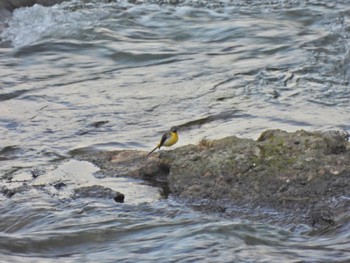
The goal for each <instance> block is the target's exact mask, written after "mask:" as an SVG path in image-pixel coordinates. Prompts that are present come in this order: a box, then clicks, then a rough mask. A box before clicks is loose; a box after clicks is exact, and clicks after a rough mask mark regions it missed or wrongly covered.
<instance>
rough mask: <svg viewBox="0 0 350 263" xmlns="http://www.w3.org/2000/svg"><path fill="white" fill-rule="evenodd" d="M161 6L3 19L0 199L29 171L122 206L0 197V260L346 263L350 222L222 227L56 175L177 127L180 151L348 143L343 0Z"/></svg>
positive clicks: (75, 175) (152, 195)
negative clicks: (280, 134) (331, 135)
mask: <svg viewBox="0 0 350 263" xmlns="http://www.w3.org/2000/svg"><path fill="white" fill-rule="evenodd" d="M172 2H174V1H123V0H119V1H118V0H112V1H92V0H74V1H67V2H63V3H61V4H57V5H55V6H51V7H43V6H40V5H34V6H32V7H27V8H19V9H16V10H15V11H14V12H13V14H12V16H11V17H8V18H4V17H2V18H0V20H1V21H0V22H1V23H2V24H3V25H5V27H4V28H3V30H2V31H1V32H0V35H1V44H0V135H1V137H0V162H1V167H0V175H1V177H2V178H3V179H2V182H1V185H6V187H10V186H9V185H10V183H12V184H13V183H18V184H21V182H22V183H23V181H26V178H27V179H28V175H29V174H30V173H31V172H32V171H33V169H37V167H40V168H39V169H43V170H45V172H44V173H45V175H44V176H43V177H42V178H45V176H46V177H47V178H52V177H55V176H56V177H59V176H65V178H66V179H67V177H68V179H67V180H68V181H69V182H70V185H72V187H77V186H80V185H82V184H86V183H87V182H88V181H89V182H90V181H91V180H99V183H98V184H101V185H105V186H113V187H114V188H115V189H116V190H118V189H119V190H120V191H121V192H123V191H124V192H126V200H125V203H124V204H116V203H115V202H114V201H113V200H112V201H111V200H106V199H98V198H78V199H71V198H68V197H69V192H68V193H67V192H66V193H65V194H66V195H68V197H67V196H66V195H63V194H61V193H60V192H59V191H56V190H54V189H53V188H52V187H51V188H50V187H49V186H48V187H46V188H45V190H42V189H36V190H35V188H33V189H31V190H29V191H25V192H23V193H21V194H16V195H14V196H13V197H12V198H7V197H5V196H0V201H1V203H0V236H1V239H0V261H1V262H49V261H54V262H349V261H350V225H349V223H348V221H347V220H343V223H344V224H342V225H340V226H339V225H338V226H336V227H334V228H330V229H327V230H326V231H322V232H320V231H317V230H313V229H311V228H309V227H308V226H296V227H295V226H293V227H277V226H273V225H269V224H266V223H265V224H264V223H261V222H260V223H258V222H249V221H245V220H241V219H238V218H236V219H235V218H234V219H232V218H231V219H223V218H221V217H219V216H216V215H207V214H202V213H200V212H196V211H193V210H191V209H190V208H187V207H186V206H185V205H183V204H181V203H178V202H177V201H176V200H174V199H173V198H172V197H169V198H164V197H163V196H162V195H161V193H160V190H159V189H157V188H154V187H150V186H147V185H145V184H144V183H143V182H140V181H132V180H129V179H126V178H124V179H117V178H114V179H113V178H103V179H98V178H95V177H94V172H95V171H96V170H97V169H98V168H96V167H93V168H91V167H90V168H89V165H88V164H83V165H82V163H79V162H75V161H67V159H66V158H67V157H69V152H70V151H72V150H80V151H87V152H89V151H95V150H115V149H136V150H150V149H152V148H153V147H154V146H155V144H156V143H157V142H158V139H159V136H160V135H161V133H162V132H163V131H164V130H167V129H169V127H171V126H173V125H178V126H179V127H180V130H179V135H180V140H179V143H178V144H177V145H179V146H181V145H186V144H189V143H197V142H198V141H199V140H201V139H202V138H211V139H213V138H222V137H224V136H229V135H236V136H240V137H246V138H254V139H256V138H257V137H258V136H259V134H260V133H261V132H262V131H264V130H266V129H272V128H280V129H284V130H287V131H294V130H298V129H306V130H328V129H341V130H345V131H347V132H350V122H349V120H350V117H349V116H350V106H349V105H350V92H349V80H350V67H349V66H350V42H349V39H350V4H349V2H348V1H347V0H343V1H328V0H312V1H297V0H294V1H287V0H286V1H283V0H272V1H271V0H261V1H248V0H240V1H233V0H231V1H230V0H227V1H223V0H222V1H197V0H180V1H177V2H178V3H177V4H176V5H173V4H171V3H172ZM175 2H176V1H175ZM0 28H1V27H0ZM72 167H73V168H72ZM86 167H88V169H87V168H86ZM84 169H87V170H88V171H85V172H84V173H85V174H87V175H84V176H85V177H84V178H85V179H84V180H85V181H84V182H82V179H81V174H82V173H83V172H82V171H83V170H84ZM89 169H90V170H89ZM94 169H95V170H94ZM77 170H78V172H77ZM102 177H103V176H102ZM39 179H40V177H39ZM28 180H29V179H28ZM41 180H44V181H45V179H41ZM48 180H49V179H48ZM103 180H104V181H103ZM47 182H48V181H47ZM113 187H112V188H113Z"/></svg>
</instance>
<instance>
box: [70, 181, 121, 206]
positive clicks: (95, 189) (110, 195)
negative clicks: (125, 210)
mask: <svg viewBox="0 0 350 263" xmlns="http://www.w3.org/2000/svg"><path fill="white" fill-rule="evenodd" d="M90 197H92V198H107V199H113V200H114V201H116V202H117V203H123V202H124V198H125V196H124V195H123V194H122V193H120V192H117V191H114V190H112V189H110V188H106V187H103V186H101V185H93V186H85V187H79V188H76V189H74V198H90Z"/></svg>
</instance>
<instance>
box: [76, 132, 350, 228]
mask: <svg viewBox="0 0 350 263" xmlns="http://www.w3.org/2000/svg"><path fill="white" fill-rule="evenodd" d="M145 156H146V153H144V152H138V151H115V152H107V153H106V152H101V153H97V154H96V153H95V154H91V155H90V154H85V155H79V156H76V157H78V158H80V159H84V160H88V161H91V162H93V163H95V164H96V165H98V166H99V167H100V168H101V169H102V171H101V173H103V174H105V175H107V176H113V177H118V176H131V177H137V178H143V179H146V180H149V181H152V182H154V183H157V182H165V185H166V187H168V191H170V193H171V194H172V195H173V196H174V197H176V198H178V199H179V200H182V201H185V202H186V203H187V204H189V205H192V206H194V207H196V208H197V209H200V210H204V211H215V212H220V213H222V214H223V215H225V216H240V217H245V218H258V219H264V220H265V219H267V220H269V219H273V220H277V221H278V222H282V223H307V224H310V225H313V226H321V227H322V226H328V225H331V224H334V223H335V222H336V218H337V216H338V215H339V213H344V212H349V211H348V207H349V199H348V197H349V196H350V145H349V142H348V135H347V134H345V133H343V132H306V131H304V130H300V131H297V132H294V133H287V132H285V131H281V130H268V131H265V132H264V133H262V134H261V136H260V137H259V138H258V140H256V141H254V140H250V139H241V138H237V137H234V136H233V137H228V138H224V139H220V140H214V141H209V140H202V141H201V142H200V143H199V144H198V145H188V146H184V147H179V148H177V149H175V150H172V151H160V152H159V153H155V154H153V155H152V156H151V157H149V158H146V157H145ZM276 215H278V216H276Z"/></svg>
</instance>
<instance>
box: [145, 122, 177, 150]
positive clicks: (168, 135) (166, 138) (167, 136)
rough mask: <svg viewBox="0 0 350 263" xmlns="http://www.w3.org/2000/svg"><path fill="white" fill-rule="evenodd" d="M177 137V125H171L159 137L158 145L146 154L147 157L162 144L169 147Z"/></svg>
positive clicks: (175, 141)
mask: <svg viewBox="0 0 350 263" xmlns="http://www.w3.org/2000/svg"><path fill="white" fill-rule="evenodd" d="M178 139H179V136H178V135H177V127H176V126H173V127H171V128H170V130H169V131H167V132H165V133H164V134H163V136H162V138H161V139H160V142H159V143H158V145H157V146H156V147H155V148H154V149H153V150H152V151H150V152H149V153H148V154H147V157H148V156H150V155H151V153H153V152H154V151H155V150H157V149H160V147H162V146H166V147H170V146H172V145H174V144H175V143H177V140H178Z"/></svg>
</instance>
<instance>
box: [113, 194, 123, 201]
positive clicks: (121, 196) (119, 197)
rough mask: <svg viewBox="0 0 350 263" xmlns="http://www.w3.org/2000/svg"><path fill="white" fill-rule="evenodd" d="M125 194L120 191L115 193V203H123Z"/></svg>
mask: <svg viewBox="0 0 350 263" xmlns="http://www.w3.org/2000/svg"><path fill="white" fill-rule="evenodd" d="M124 199H125V196H124V194H122V193H117V195H116V196H115V197H114V201H116V202H117V203H124Z"/></svg>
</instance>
